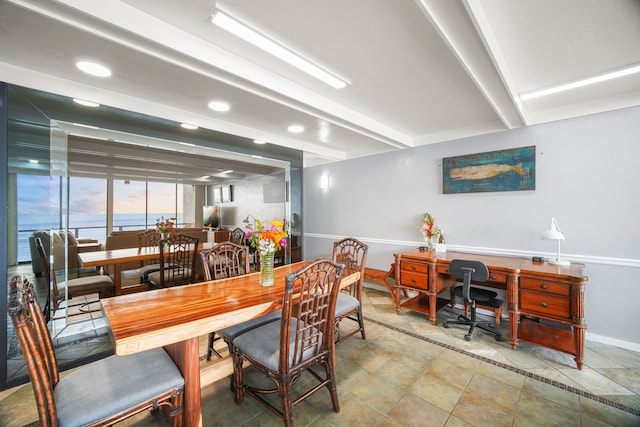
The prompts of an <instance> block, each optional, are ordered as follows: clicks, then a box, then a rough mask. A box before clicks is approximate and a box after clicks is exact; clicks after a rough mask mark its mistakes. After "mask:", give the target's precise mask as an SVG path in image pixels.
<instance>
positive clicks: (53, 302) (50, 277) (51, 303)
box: [35, 237, 65, 318]
mask: <svg viewBox="0 0 640 427" xmlns="http://www.w3.org/2000/svg"><path fill="white" fill-rule="evenodd" d="M35 244H36V251H37V252H38V258H39V259H40V264H41V265H42V272H43V273H44V278H45V279H47V283H48V284H49V292H48V295H47V303H46V306H45V313H47V314H46V316H47V318H49V317H50V316H51V313H52V312H54V311H56V310H57V309H58V308H59V307H60V302H62V301H64V300H65V297H64V295H62V296H61V295H59V293H58V282H57V280H56V275H55V273H54V274H51V265H50V264H49V257H48V256H47V253H46V252H45V250H44V244H43V243H42V239H41V238H40V237H36V239H35Z"/></svg>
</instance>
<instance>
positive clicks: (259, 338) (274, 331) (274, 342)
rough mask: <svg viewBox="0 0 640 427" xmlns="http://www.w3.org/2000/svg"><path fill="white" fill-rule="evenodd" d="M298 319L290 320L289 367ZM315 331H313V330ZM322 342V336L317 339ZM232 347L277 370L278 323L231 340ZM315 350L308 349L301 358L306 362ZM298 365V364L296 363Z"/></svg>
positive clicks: (264, 326) (278, 348)
mask: <svg viewBox="0 0 640 427" xmlns="http://www.w3.org/2000/svg"><path fill="white" fill-rule="evenodd" d="M297 325H298V319H296V318H295V317H293V318H291V338H290V343H291V347H290V348H291V354H289V366H292V364H293V357H294V354H293V353H294V351H293V349H294V348H295V341H296V327H297ZM314 330H315V329H314ZM318 341H319V343H321V342H322V334H320V337H319V340H318ZM233 346H234V347H235V348H237V349H239V350H241V351H242V352H243V353H244V354H245V355H246V356H247V357H249V358H251V359H253V360H255V361H256V362H258V363H259V364H261V365H263V366H266V367H268V368H269V369H273V370H278V363H279V360H280V322H271V323H267V324H265V325H262V326H259V327H257V328H255V329H251V330H250V331H248V332H246V333H244V334H241V335H239V336H238V337H237V338H236V339H234V340H233ZM316 352H317V349H314V348H309V349H307V350H306V351H305V352H304V353H303V356H302V360H303V361H304V360H306V359H308V358H310V357H311V356H313V355H314V354H316ZM296 363H299V362H296Z"/></svg>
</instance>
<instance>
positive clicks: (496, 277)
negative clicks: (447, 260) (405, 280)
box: [436, 264, 507, 284]
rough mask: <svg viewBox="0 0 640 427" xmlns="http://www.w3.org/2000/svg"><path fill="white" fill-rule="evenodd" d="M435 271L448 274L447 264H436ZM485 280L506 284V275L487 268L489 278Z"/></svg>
mask: <svg viewBox="0 0 640 427" xmlns="http://www.w3.org/2000/svg"><path fill="white" fill-rule="evenodd" d="M436 271H437V272H438V274H449V266H448V265H440V264H438V265H437V266H436ZM487 282H494V283H502V284H506V283H507V275H506V274H505V273H496V272H495V271H491V270H489V279H487Z"/></svg>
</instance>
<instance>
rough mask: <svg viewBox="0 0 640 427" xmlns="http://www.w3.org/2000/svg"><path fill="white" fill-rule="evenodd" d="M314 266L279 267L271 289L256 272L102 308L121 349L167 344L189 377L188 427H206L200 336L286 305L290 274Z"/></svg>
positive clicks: (351, 280)
mask: <svg viewBox="0 0 640 427" xmlns="http://www.w3.org/2000/svg"><path fill="white" fill-rule="evenodd" d="M308 264H309V263H308V262H304V261H303V262H299V263H295V264H289V265H285V266H282V267H277V268H275V269H274V273H275V285H274V286H271V287H262V286H260V284H259V278H260V274H259V273H252V274H247V275H244V276H238V277H234V278H230V279H222V280H215V281H211V282H202V283H195V284H192V285H185V286H178V287H173V288H166V289H158V290H153V291H149V292H142V293H137V294H129V295H122V296H119V297H114V298H107V299H105V300H103V301H102V309H103V312H104V315H105V317H106V319H107V320H108V321H109V324H110V326H111V335H112V340H113V343H114V349H115V353H116V355H124V354H130V353H136V352H139V351H144V350H149V349H152V348H157V347H164V348H165V349H166V350H167V351H168V352H169V354H170V355H171V357H172V358H173V360H174V361H175V362H176V364H177V365H178V367H179V368H180V371H181V372H182V375H183V376H184V378H185V396H184V403H185V411H184V421H185V423H184V425H185V426H195V425H202V412H201V403H200V387H201V383H200V375H201V373H200V354H199V345H198V341H199V337H200V336H201V335H205V334H207V333H209V332H211V331H217V330H220V329H223V328H226V327H228V326H232V325H235V324H238V323H242V322H244V321H246V320H249V319H252V318H255V317H259V316H261V315H263V314H267V313H270V312H272V311H276V310H278V309H280V307H281V305H282V298H283V296H284V287H285V276H286V275H287V274H289V273H293V272H295V271H298V270H300V269H301V268H303V267H305V266H306V265H308ZM358 278H359V273H356V274H352V275H350V276H347V277H345V278H343V280H342V283H341V286H342V287H345V286H348V285H350V284H351V283H354V282H355V281H357V280H358ZM227 359H228V358H227ZM225 363H226V365H228V366H230V364H229V363H228V360H221V361H220V364H225ZM220 372H223V374H221V373H220ZM229 373H230V371H227V370H224V369H222V370H218V373H213V374H211V375H209V374H207V375H208V376H207V378H208V379H209V381H214V380H217V379H220V378H223V377H224V376H227V375H229ZM221 375H223V376H221Z"/></svg>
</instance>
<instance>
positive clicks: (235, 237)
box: [229, 227, 245, 245]
mask: <svg viewBox="0 0 640 427" xmlns="http://www.w3.org/2000/svg"><path fill="white" fill-rule="evenodd" d="M244 236H245V232H244V230H243V229H242V228H240V227H236V228H234V229H233V230H232V231H231V233H230V234H229V241H230V242H233V243H235V244H237V245H244Z"/></svg>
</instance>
